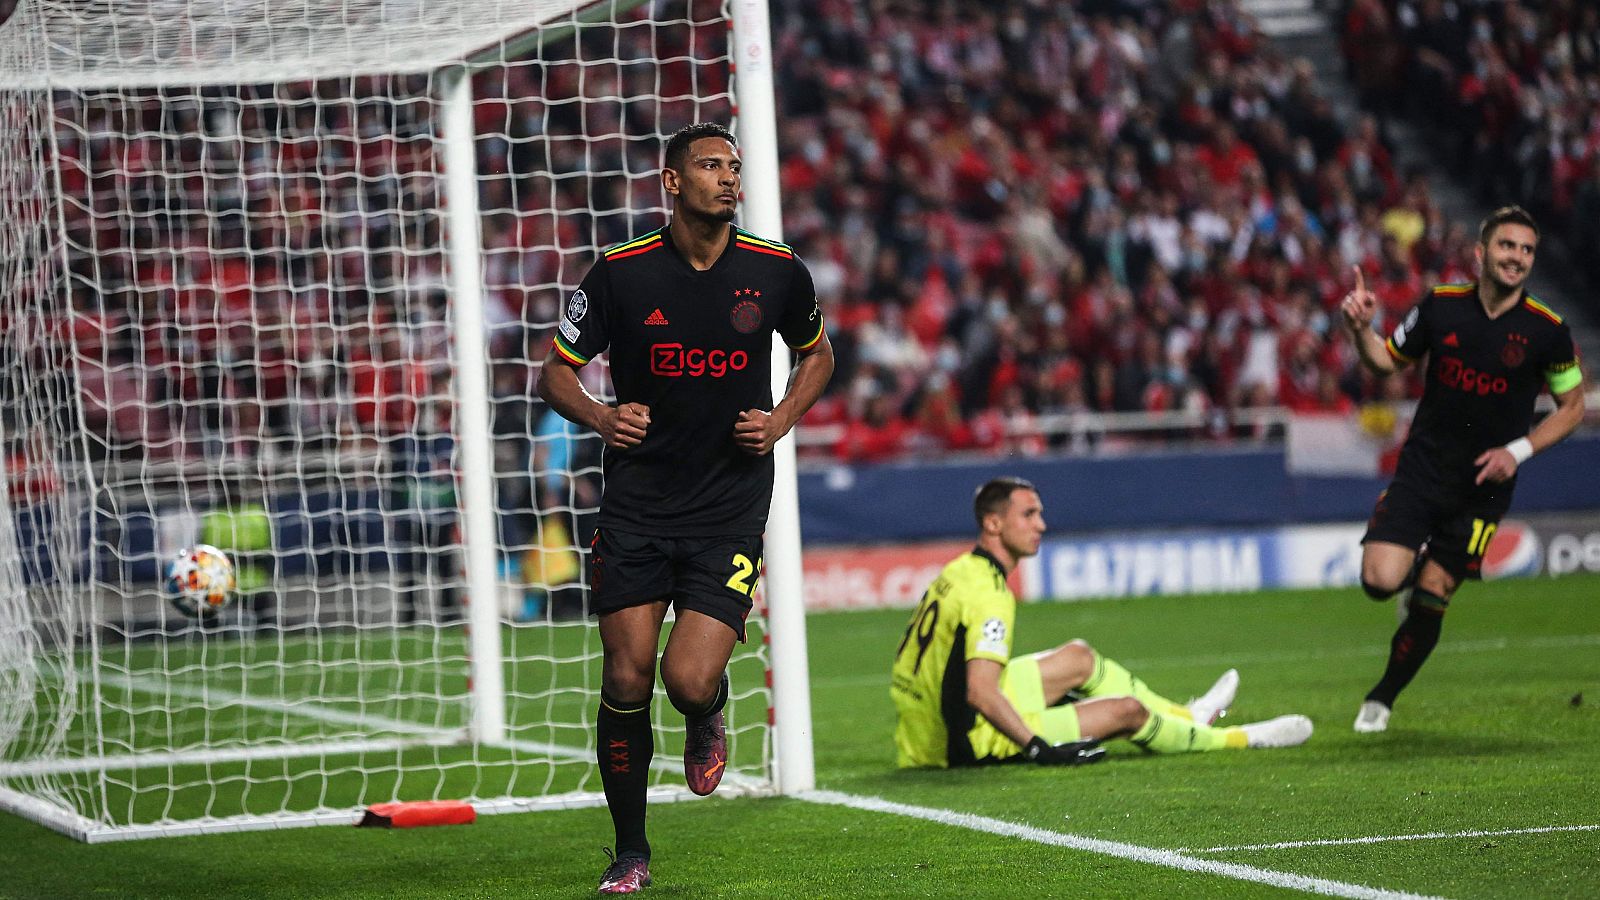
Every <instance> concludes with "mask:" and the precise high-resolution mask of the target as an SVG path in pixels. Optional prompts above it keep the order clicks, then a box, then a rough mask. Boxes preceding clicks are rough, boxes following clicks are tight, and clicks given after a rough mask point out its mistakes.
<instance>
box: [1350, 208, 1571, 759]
mask: <svg viewBox="0 0 1600 900" xmlns="http://www.w3.org/2000/svg"><path fill="white" fill-rule="evenodd" d="M1538 244H1539V228H1538V226H1537V225H1536V224H1535V223H1534V220H1533V217H1532V216H1531V215H1529V214H1528V213H1527V211H1525V210H1523V209H1522V208H1521V207H1518V206H1507V207H1504V208H1501V209H1498V210H1495V211H1494V212H1493V213H1491V214H1490V215H1489V216H1488V218H1486V219H1484V220H1483V223H1482V225H1481V226H1480V227H1479V229H1478V245H1477V247H1476V256H1477V260H1478V266H1479V270H1480V271H1479V280H1478V281H1476V282H1469V283H1467V284H1441V285H1438V286H1437V287H1435V288H1433V289H1432V290H1430V291H1429V292H1428V293H1427V294H1426V295H1425V296H1423V298H1422V299H1421V300H1420V301H1418V303H1417V305H1416V306H1414V307H1412V309H1411V311H1410V312H1409V313H1407V315H1406V317H1405V319H1404V320H1402V321H1401V323H1400V324H1399V325H1398V326H1396V327H1395V329H1394V331H1393V332H1392V333H1391V334H1390V336H1389V337H1388V339H1387V340H1385V339H1384V338H1383V337H1382V336H1380V335H1379V334H1378V333H1377V332H1375V331H1373V329H1372V327H1371V326H1372V319H1373V315H1374V313H1375V312H1376V310H1377V301H1376V299H1375V298H1374V297H1373V295H1372V292H1371V291H1368V290H1367V289H1366V284H1365V282H1364V280H1363V279H1362V276H1361V270H1360V268H1359V267H1358V268H1357V269H1356V272H1355V277H1356V285H1355V290H1353V291H1351V292H1350V293H1349V294H1347V295H1346V296H1345V298H1344V301H1343V303H1342V307H1341V308H1342V312H1343V314H1344V323H1345V327H1346V328H1347V329H1348V330H1349V332H1350V335H1351V338H1352V339H1353V340H1354V341H1355V346H1356V349H1357V351H1358V352H1359V353H1360V355H1361V360H1362V362H1363V363H1365V364H1366V366H1367V367H1368V368H1369V369H1371V370H1373V371H1374V372H1377V373H1379V374H1384V375H1387V374H1391V373H1393V372H1397V371H1400V370H1402V369H1404V368H1406V367H1407V366H1410V365H1411V364H1412V363H1415V362H1418V361H1420V360H1422V359H1423V358H1424V357H1426V358H1427V367H1428V368H1427V377H1426V383H1425V386H1424V388H1423V392H1422V400H1421V402H1420V403H1419V404H1418V406H1417V413H1416V416H1415V418H1414V419H1413V420H1412V423H1411V432H1410V434H1409V435H1407V437H1406V442H1405V445H1404V446H1403V447H1402V448H1401V451H1400V461H1399V464H1398V466H1397V467H1396V470H1395V476H1394V480H1393V481H1392V482H1390V484H1389V487H1388V489H1387V490H1385V491H1384V492H1383V493H1382V494H1380V495H1379V497H1378V502H1377V506H1376V507H1375V508H1374V509H1373V512H1372V518H1371V520H1370V521H1369V522H1368V523H1367V533H1366V535H1365V536H1364V537H1363V538H1362V539H1361V542H1362V553H1361V586H1362V588H1364V589H1365V590H1366V592H1367V594H1368V595H1369V596H1371V597H1372V598H1373V599H1375V600H1383V599H1387V598H1388V597H1390V596H1392V595H1393V594H1395V592H1397V591H1406V590H1409V594H1408V595H1407V596H1403V597H1402V599H1401V604H1400V608H1399V615H1400V619H1401V621H1400V627H1399V628H1398V629H1397V630H1396V631H1395V634H1394V638H1393V640H1392V642H1391V643H1390V655H1389V662H1388V666H1387V668H1386V669H1385V670H1384V673H1383V677H1382V678H1381V679H1379V681H1378V683H1377V685H1376V686H1374V687H1373V688H1372V690H1371V691H1369V692H1368V693H1367V696H1366V699H1365V700H1364V701H1363V702H1362V704H1361V709H1360V711H1359V712H1358V714H1357V716H1356V721H1355V730H1356V731H1359V732H1369V733H1370V732H1379V731H1383V730H1385V729H1386V728H1388V726H1389V713H1390V710H1391V709H1392V708H1393V707H1394V701H1395V697H1396V696H1398V695H1399V693H1400V691H1401V690H1402V689H1403V688H1405V686H1406V685H1407V684H1409V683H1410V682H1411V679H1412V678H1413V677H1414V676H1415V675H1416V674H1417V671H1418V670H1419V669H1421V668H1422V664H1423V662H1424V661H1426V660H1427V658H1428V654H1429V653H1431V652H1432V651H1433V648H1434V646H1435V645H1436V644H1437V643H1438V642H1439V631H1440V627H1441V625H1442V624H1443V620H1444V613H1445V610H1446V609H1447V608H1448V607H1449V605H1450V598H1451V596H1453V595H1454V594H1455V591H1456V588H1457V587H1458V586H1459V585H1460V584H1461V582H1462V581H1463V580H1466V579H1469V578H1478V577H1480V575H1481V572H1480V568H1481V566H1482V564H1483V554H1484V551H1485V550H1487V549H1488V547H1489V541H1490V540H1491V539H1492V538H1493V537H1494V532H1495V529H1496V527H1497V526H1498V525H1499V523H1500V519H1501V517H1502V516H1504V515H1505V513H1506V509H1507V508H1508V507H1510V505H1511V494H1512V491H1513V490H1514V489H1515V487H1516V477H1517V471H1518V469H1519V468H1521V466H1522V465H1523V464H1524V463H1526V462H1527V461H1528V459H1529V458H1530V457H1532V456H1533V455H1534V454H1536V453H1539V452H1540V451H1543V450H1545V449H1547V448H1549V447H1551V446H1552V445H1554V444H1555V443H1557V442H1558V441H1560V440H1561V439H1563V438H1565V437H1566V436H1567V435H1569V434H1571V433H1572V431H1573V429H1575V428H1577V427H1578V423H1579V422H1581V421H1583V407H1584V398H1583V374H1582V372H1581V371H1580V370H1579V367H1578V355H1577V350H1576V348H1575V347H1574V346H1573V343H1572V331H1571V329H1569V328H1568V327H1567V324H1566V322H1564V321H1562V318H1561V317H1560V316H1559V315H1556V313H1555V312H1554V311H1552V310H1551V309H1550V308H1549V307H1548V306H1545V305H1544V304H1543V303H1541V302H1539V300H1538V299H1537V298H1535V297H1533V296H1532V295H1531V294H1529V293H1528V292H1527V290H1526V289H1525V285H1526V283H1527V279H1528V273H1529V272H1530V271H1531V270H1532V268H1533V258H1534V253H1535V252H1536V250H1537V249H1538ZM1546 389H1548V390H1549V391H1550V393H1551V395H1552V396H1553V397H1554V398H1555V402H1556V408H1555V411H1554V412H1553V413H1551V414H1550V415H1548V416H1546V417H1545V418H1544V419H1543V421H1541V422H1539V424H1538V425H1537V426H1533V428H1532V430H1531V431H1530V430H1529V427H1530V426H1531V425H1532V423H1533V412H1534V401H1535V400H1536V399H1537V398H1538V396H1539V393H1540V391H1542V390H1546Z"/></svg>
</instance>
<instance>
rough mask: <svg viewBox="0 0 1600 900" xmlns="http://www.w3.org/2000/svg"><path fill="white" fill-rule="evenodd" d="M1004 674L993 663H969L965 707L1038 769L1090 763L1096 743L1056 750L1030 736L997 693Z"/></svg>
mask: <svg viewBox="0 0 1600 900" xmlns="http://www.w3.org/2000/svg"><path fill="white" fill-rule="evenodd" d="M1004 671H1005V667H1004V666H1002V665H1000V664H999V663H997V662H995V661H994V660H992V659H973V660H968V661H967V704H968V705H969V706H971V707H972V708H973V709H975V710H977V711H978V715H980V716H983V717H984V718H985V719H988V720H989V724H991V725H993V726H994V727H995V728H997V729H999V730H1000V732H1001V733H1002V734H1004V735H1005V736H1006V737H1008V738H1011V739H1012V740H1013V741H1016V742H1017V746H1019V747H1021V748H1022V755H1023V757H1024V758H1026V759H1027V760H1028V761H1029V762H1036V763H1039V764H1041V765H1074V764H1077V763H1080V762H1092V761H1093V758H1091V756H1094V755H1093V754H1092V753H1091V752H1090V751H1093V750H1094V748H1095V745H1096V743H1097V742H1095V741H1079V742H1077V743H1074V744H1062V745H1060V746H1057V745H1054V744H1051V743H1050V742H1049V741H1046V740H1045V739H1044V738H1042V737H1040V736H1039V735H1037V734H1034V733H1033V729H1031V728H1029V727H1028V723H1026V722H1024V721H1022V716H1021V715H1020V714H1019V713H1018V712H1017V708H1016V707H1015V706H1012V705H1011V701H1010V700H1009V699H1007V698H1006V695H1005V693H1004V692H1003V691H1001V690H1000V674H1001V673H1002V672H1004ZM1102 752H1103V751H1102ZM1094 758H1098V757H1097V756H1096V757H1094Z"/></svg>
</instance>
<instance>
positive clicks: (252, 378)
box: [0, 0, 809, 841]
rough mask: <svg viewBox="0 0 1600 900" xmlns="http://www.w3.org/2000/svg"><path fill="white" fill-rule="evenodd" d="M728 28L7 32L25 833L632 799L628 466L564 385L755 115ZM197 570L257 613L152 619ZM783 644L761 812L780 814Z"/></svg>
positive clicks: (11, 445)
mask: <svg viewBox="0 0 1600 900" xmlns="http://www.w3.org/2000/svg"><path fill="white" fill-rule="evenodd" d="M11 5H12V4H10V3H7V2H0V14H4V12H5V11H6V10H7V8H8V7H9V6H11ZM729 18H730V17H729V13H728V10H727V9H725V8H724V7H723V6H722V5H721V4H720V3H719V2H705V0H657V2H653V3H651V4H649V5H647V6H646V5H641V4H640V3H638V2H637V0H634V2H607V3H600V4H583V3H575V2H572V0H561V2H530V0H514V2H513V0H338V2H329V3H300V2H293V3H286V2H282V0H223V2H212V0H21V2H20V3H17V4H15V10H14V12H12V14H11V17H10V19H9V20H8V21H5V22H4V23H0V84H7V85H14V86H15V87H14V88H9V89H3V90H0V363H3V369H0V371H3V375H0V442H3V443H0V449H3V454H4V460H5V477H6V482H5V485H4V490H3V491H0V502H3V505H4V508H3V510H0V808H4V809H9V810H11V811H13V812H16V813H20V814H22V815H26V816H29V817H31V818H34V819H37V820H39V821H42V822H44V823H46V824H49V825H51V826H52V827H55V828H58V829H60V830H62V831H65V832H67V833H70V834H73V835H75V836H77V837H80V838H82V839H85V840H91V841H98V840H115V839H121V838H126V837H139V836H149V835H162V834H185V833H195V832H201V831H218V830H242V829H250V828H276V827H283V826H285V825H293V824H315V823H325V822H326V823H331V822H339V823H350V822H354V821H355V820H356V818H357V817H358V815H359V811H360V810H361V808H363V807H364V806H366V805H369V804H372V803H378V802H387V801H394V800H401V801H406V800H430V799H465V800H470V801H472V802H474V804H475V805H477V806H478V808H479V809H480V811H485V812H492V811H497V810H509V809H532V808H541V807H569V806H578V805H588V804H598V803H603V798H602V796H601V794H600V793H599V792H600V783H599V777H598V771H597V769H596V766H595V762H594V757H595V751H594V746H593V740H594V739H593V718H594V710H595V708H596V705H597V700H598V690H599V655H600V644H599V639H598V635H597V633H596V631H595V628H594V624H593V620H592V619H590V618H589V617H587V616H586V614H585V613H586V610H585V609H584V602H585V600H584V596H585V595H584V591H583V589H582V588H583V579H584V566H583V563H584V556H585V552H586V546H585V545H586V544H587V540H588V536H589V533H590V532H591V531H592V528H593V519H594V514H595V511H596V508H597V505H598V502H599V497H600V491H601V488H602V484H601V472H600V451H601V446H600V443H599V440H598V438H597V437H596V436H594V435H592V434H589V433H585V432H582V431H580V430H579V429H577V428H575V427H574V426H571V425H569V424H567V423H565V422H564V421H563V420H562V419H560V417H559V416H557V415H555V414H554V413H553V412H551V411H550V410H548V409H547V408H545V407H544V406H543V405H542V404H540V402H539V401H538V400H537V398H536V397H535V396H534V393H533V390H532V385H533V383H534V381H535V379H536V377H537V370H538V366H539V363H540V360H542V359H543V357H544V354H545V352H546V350H547V348H548V347H549V344H550V339H551V334H552V329H553V326H554V325H555V322H556V319H557V316H558V315H559V311H560V309H561V304H562V303H563V302H564V299H565V297H566V296H567V295H568V294H569V293H570V292H571V291H572V290H573V289H574V288H575V287H576V285H577V283H578V281H579V279H581V277H582V275H583V274H584V271H585V270H586V269H587V267H588V265H589V264H590V262H591V261H592V260H593V259H594V257H595V255H596V254H597V252H598V251H599V250H600V249H602V248H604V247H606V246H608V245H611V244H614V243H619V242H622V241H624V240H626V239H627V238H628V237H629V236H630V235H633V234H637V233H639V232H641V231H644V230H647V229H649V228H654V227H656V226H657V225H659V224H660V223H661V221H663V219H664V216H665V213H666V207H665V203H664V200H665V198H664V196H663V194H662V192H661V190H660V187H659V179H658V177H657V171H658V169H659V166H660V152H661V148H662V146H663V143H664V141H665V138H666V137H667V136H669V135H670V134H671V133H672V132H673V131H674V130H676V129H677V128H679V127H681V126H683V125H685V124H688V123H691V122H695V121H702V120H711V121H723V122H727V121H729V120H730V119H731V118H732V115H733V112H734V95H733V93H732V89H733V80H732V71H731V70H732V66H731V64H730V63H731V61H730V51H729V47H730V30H729V29H730V22H729ZM762 27H763V29H764V28H765V23H764V22H763V23H762ZM463 73H466V74H465V76H463ZM452 138H459V140H454V141H452ZM583 376H584V378H585V379H586V382H587V384H588V385H589V387H590V389H591V390H592V391H593V392H594V393H596V394H597V395H600V396H607V395H609V389H610V388H609V381H608V378H607V374H606V371H605V367H604V365H603V364H601V365H591V366H589V367H586V369H585V370H584V371H583ZM196 542H202V543H208V544H213V545H216V546H219V547H221V548H222V549H224V550H225V551H227V553H228V554H229V555H230V556H231V557H232V558H233V560H234V562H235V565H236V567H237V570H238V577H239V588H238V591H237V593H236V595H235V598H234V601H233V603H232V604H231V605H230V606H228V607H227V608H225V609H224V610H222V611H221V612H220V613H219V614H217V615H215V616H213V617H210V618H207V619H204V620H198V621H197V620H195V619H191V618H189V617H188V616H186V615H185V614H183V613H181V612H180V611H178V610H177V609H176V608H174V607H173V606H172V605H171V604H170V603H168V602H167V601H166V599H165V598H164V597H163V595H162V589H161V583H160V580H161V574H162V571H163V566H164V562H165V560H166V559H168V558H169V557H170V556H171V554H172V553H173V552H174V551H176V550H177V549H178V548H180V547H184V546H188V545H191V544H193V543H196ZM759 612H760V607H759V604H758V615H756V616H753V617H752V623H751V628H750V641H749V643H748V644H746V645H743V646H741V647H740V648H738V650H737V651H736V655H735V658H734V661H733V663H732V664H731V675H732V683H733V692H732V699H731V700H730V703H729V710H728V721H729V739H730V744H731V758H730V761H729V767H728V776H727V780H726V781H725V782H724V786H723V788H722V790H724V791H727V792H729V793H739V792H754V793H761V792H768V791H771V790H773V789H774V786H775V784H776V777H777V776H776V763H775V755H776V754H775V752H774V739H773V729H772V727H771V725H770V721H771V718H772V713H771V708H772V706H773V700H772V690H771V688H770V684H771V678H770V676H769V672H770V665H769V659H770V656H771V650H770V648H769V645H768V643H767V641H766V640H765V635H766V631H767V629H766V626H765V624H764V620H763V619H762V617H761V616H760V615H759ZM801 677H802V678H803V674H802V676H801ZM654 709H655V715H656V726H657V729H658V730H657V735H658V742H657V745H658V753H657V756H656V764H655V769H656V771H655V772H654V773H653V776H652V779H653V780H652V789H651V790H652V798H653V799H654V800H665V799H673V798H676V797H679V796H685V795H686V793H687V792H686V791H685V790H684V789H683V787H682V775H681V755H679V754H681V746H682V719H681V717H679V716H677V715H676V714H674V713H673V712H672V709H671V706H670V704H668V703H667V702H666V701H665V698H664V697H662V698H658V699H657V701H656V703H655V704H654ZM806 764H807V765H809V758H807V759H806Z"/></svg>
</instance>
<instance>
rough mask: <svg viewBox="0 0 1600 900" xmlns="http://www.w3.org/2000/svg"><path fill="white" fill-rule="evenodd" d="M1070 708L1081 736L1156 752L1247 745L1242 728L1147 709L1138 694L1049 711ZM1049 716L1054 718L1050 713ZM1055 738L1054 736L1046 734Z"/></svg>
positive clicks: (1099, 699)
mask: <svg viewBox="0 0 1600 900" xmlns="http://www.w3.org/2000/svg"><path fill="white" fill-rule="evenodd" d="M1069 710H1070V711H1073V712H1074V713H1075V717H1076V719H1077V722H1076V728H1075V729H1074V730H1075V731H1076V732H1078V735H1079V736H1080V737H1092V738H1099V739H1100V740H1107V739H1110V738H1118V737H1125V738H1127V739H1128V740H1130V741H1132V742H1133V743H1135V744H1137V745H1139V746H1140V747H1143V748H1144V749H1146V750H1150V751H1153V752H1155V753H1197V752H1204V751H1207V750H1242V749H1244V748H1245V747H1248V746H1250V741H1249V738H1248V737H1247V736H1246V733H1245V730H1244V729H1243V728H1212V727H1210V726H1209V725H1200V724H1197V723H1195V722H1193V721H1191V720H1190V719H1188V718H1187V717H1185V716H1178V715H1173V714H1171V713H1167V712H1161V711H1158V710H1153V709H1150V708H1149V707H1147V706H1145V705H1144V703H1143V701H1141V700H1139V699H1138V698H1137V697H1099V698H1096V699H1093V700H1084V701H1082V702H1080V703H1074V704H1073V705H1072V706H1069V707H1058V708H1057V709H1052V710H1050V711H1049V712H1051V713H1058V712H1060V713H1065V712H1067V711H1069ZM1051 718H1054V716H1052V717H1051ZM1046 738H1047V739H1049V740H1054V739H1055V735H1053V734H1046Z"/></svg>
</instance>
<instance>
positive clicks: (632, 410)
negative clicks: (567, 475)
mask: <svg viewBox="0 0 1600 900" xmlns="http://www.w3.org/2000/svg"><path fill="white" fill-rule="evenodd" d="M537 390H538V393H539V397H540V399H542V400H544V402H546V403H548V404H550V408H551V409H553V410H555V411H556V412H558V413H560V414H561V416H562V417H563V418H565V419H566V420H567V421H569V422H576V423H577V424H579V425H583V426H585V427H587V428H591V429H593V430H594V431H595V433H597V434H599V435H600V438H601V440H603V441H604V442H605V444H606V446H607V447H614V448H616V449H619V450H621V449H626V448H628V447H635V446H638V445H639V443H640V442H642V441H643V440H644V436H645V432H646V430H648V429H649V427H650V408H649V407H647V406H645V405H643V404H640V403H624V404H622V405H620V406H618V407H616V408H615V409H613V408H612V407H610V406H608V405H606V404H604V403H602V402H600V401H599V400H596V399H595V398H594V396H593V395H592V394H590V393H589V392H588V391H587V390H585V389H584V387H583V382H582V381H579V380H578V370H577V369H574V368H573V367H572V366H570V365H568V364H567V363H566V361H565V360H563V359H562V358H561V357H560V356H558V355H556V352H555V350H554V349H552V350H551V351H550V353H549V355H548V356H546V357H545V359H544V366H543V367H542V368H541V369H540V370H539V384H538V387H537Z"/></svg>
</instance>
